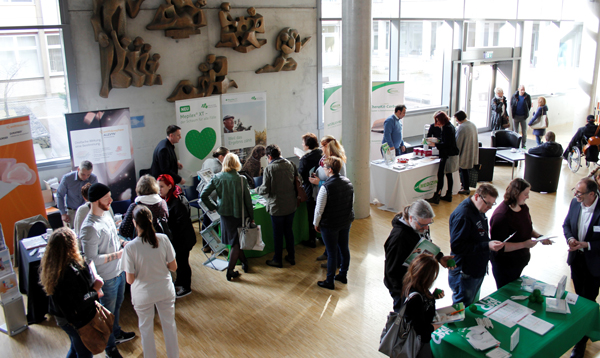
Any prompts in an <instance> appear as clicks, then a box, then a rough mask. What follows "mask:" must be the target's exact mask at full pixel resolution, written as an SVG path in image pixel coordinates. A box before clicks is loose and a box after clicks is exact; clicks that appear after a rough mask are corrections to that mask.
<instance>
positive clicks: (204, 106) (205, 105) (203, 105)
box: [200, 103, 208, 108]
mask: <svg viewBox="0 0 600 358" xmlns="http://www.w3.org/2000/svg"><path fill="white" fill-rule="evenodd" d="M200 107H202V108H208V104H206V103H202V105H201V106H200Z"/></svg>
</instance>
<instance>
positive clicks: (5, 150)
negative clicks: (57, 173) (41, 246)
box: [0, 116, 46, 252]
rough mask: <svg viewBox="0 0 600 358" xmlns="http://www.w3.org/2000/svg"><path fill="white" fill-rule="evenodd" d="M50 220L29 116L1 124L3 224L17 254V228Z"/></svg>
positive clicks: (0, 204) (0, 217) (0, 220)
mask: <svg viewBox="0 0 600 358" xmlns="http://www.w3.org/2000/svg"><path fill="white" fill-rule="evenodd" d="M40 214H41V215H44V216H46V210H45V208H44V199H43V198H42V190H41V185H40V181H39V178H38V172H37V165H36V162H35V154H34V151H33V140H32V137H31V128H30V126H29V116H24V117H15V118H7V119H2V120H0V223H1V224H2V228H3V229H4V230H3V231H4V234H5V240H6V246H8V248H9V250H10V251H11V252H14V250H13V233H14V224H15V222H17V221H19V220H23V219H26V218H29V217H32V216H35V215H40Z"/></svg>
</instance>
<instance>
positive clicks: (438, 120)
mask: <svg viewBox="0 0 600 358" xmlns="http://www.w3.org/2000/svg"><path fill="white" fill-rule="evenodd" d="M433 118H434V119H435V125H436V126H437V127H439V128H441V129H442V139H441V140H439V141H438V142H436V143H434V142H428V143H429V145H431V146H435V147H436V148H437V149H438V150H439V151H440V165H439V167H438V173H437V179H438V182H437V189H436V190H435V194H433V198H431V199H425V200H427V201H428V202H429V203H432V204H439V203H440V199H442V200H445V201H448V202H451V201H452V187H453V186H454V180H453V178H452V173H454V172H455V171H458V147H457V146H456V129H455V128H454V126H453V125H452V123H450V118H448V115H447V114H446V113H445V112H442V111H439V112H436V113H435V114H434V115H433ZM444 174H445V175H446V181H447V182H448V189H447V190H446V195H444V196H442V188H443V187H444Z"/></svg>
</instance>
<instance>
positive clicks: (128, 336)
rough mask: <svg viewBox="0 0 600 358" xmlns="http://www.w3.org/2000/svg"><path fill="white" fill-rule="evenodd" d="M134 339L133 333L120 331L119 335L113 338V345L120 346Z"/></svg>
mask: <svg viewBox="0 0 600 358" xmlns="http://www.w3.org/2000/svg"><path fill="white" fill-rule="evenodd" d="M134 338H135V333H134V332H125V331H121V334H120V335H118V336H115V344H121V343H123V342H127V341H130V340H132V339H134ZM117 353H118V352H117Z"/></svg>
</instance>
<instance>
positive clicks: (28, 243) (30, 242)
mask: <svg viewBox="0 0 600 358" xmlns="http://www.w3.org/2000/svg"><path fill="white" fill-rule="evenodd" d="M21 242H22V243H23V246H24V247H25V250H31V249H35V248H36V247H43V246H46V240H44V237H43V236H34V237H30V238H27V239H23V240H21Z"/></svg>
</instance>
